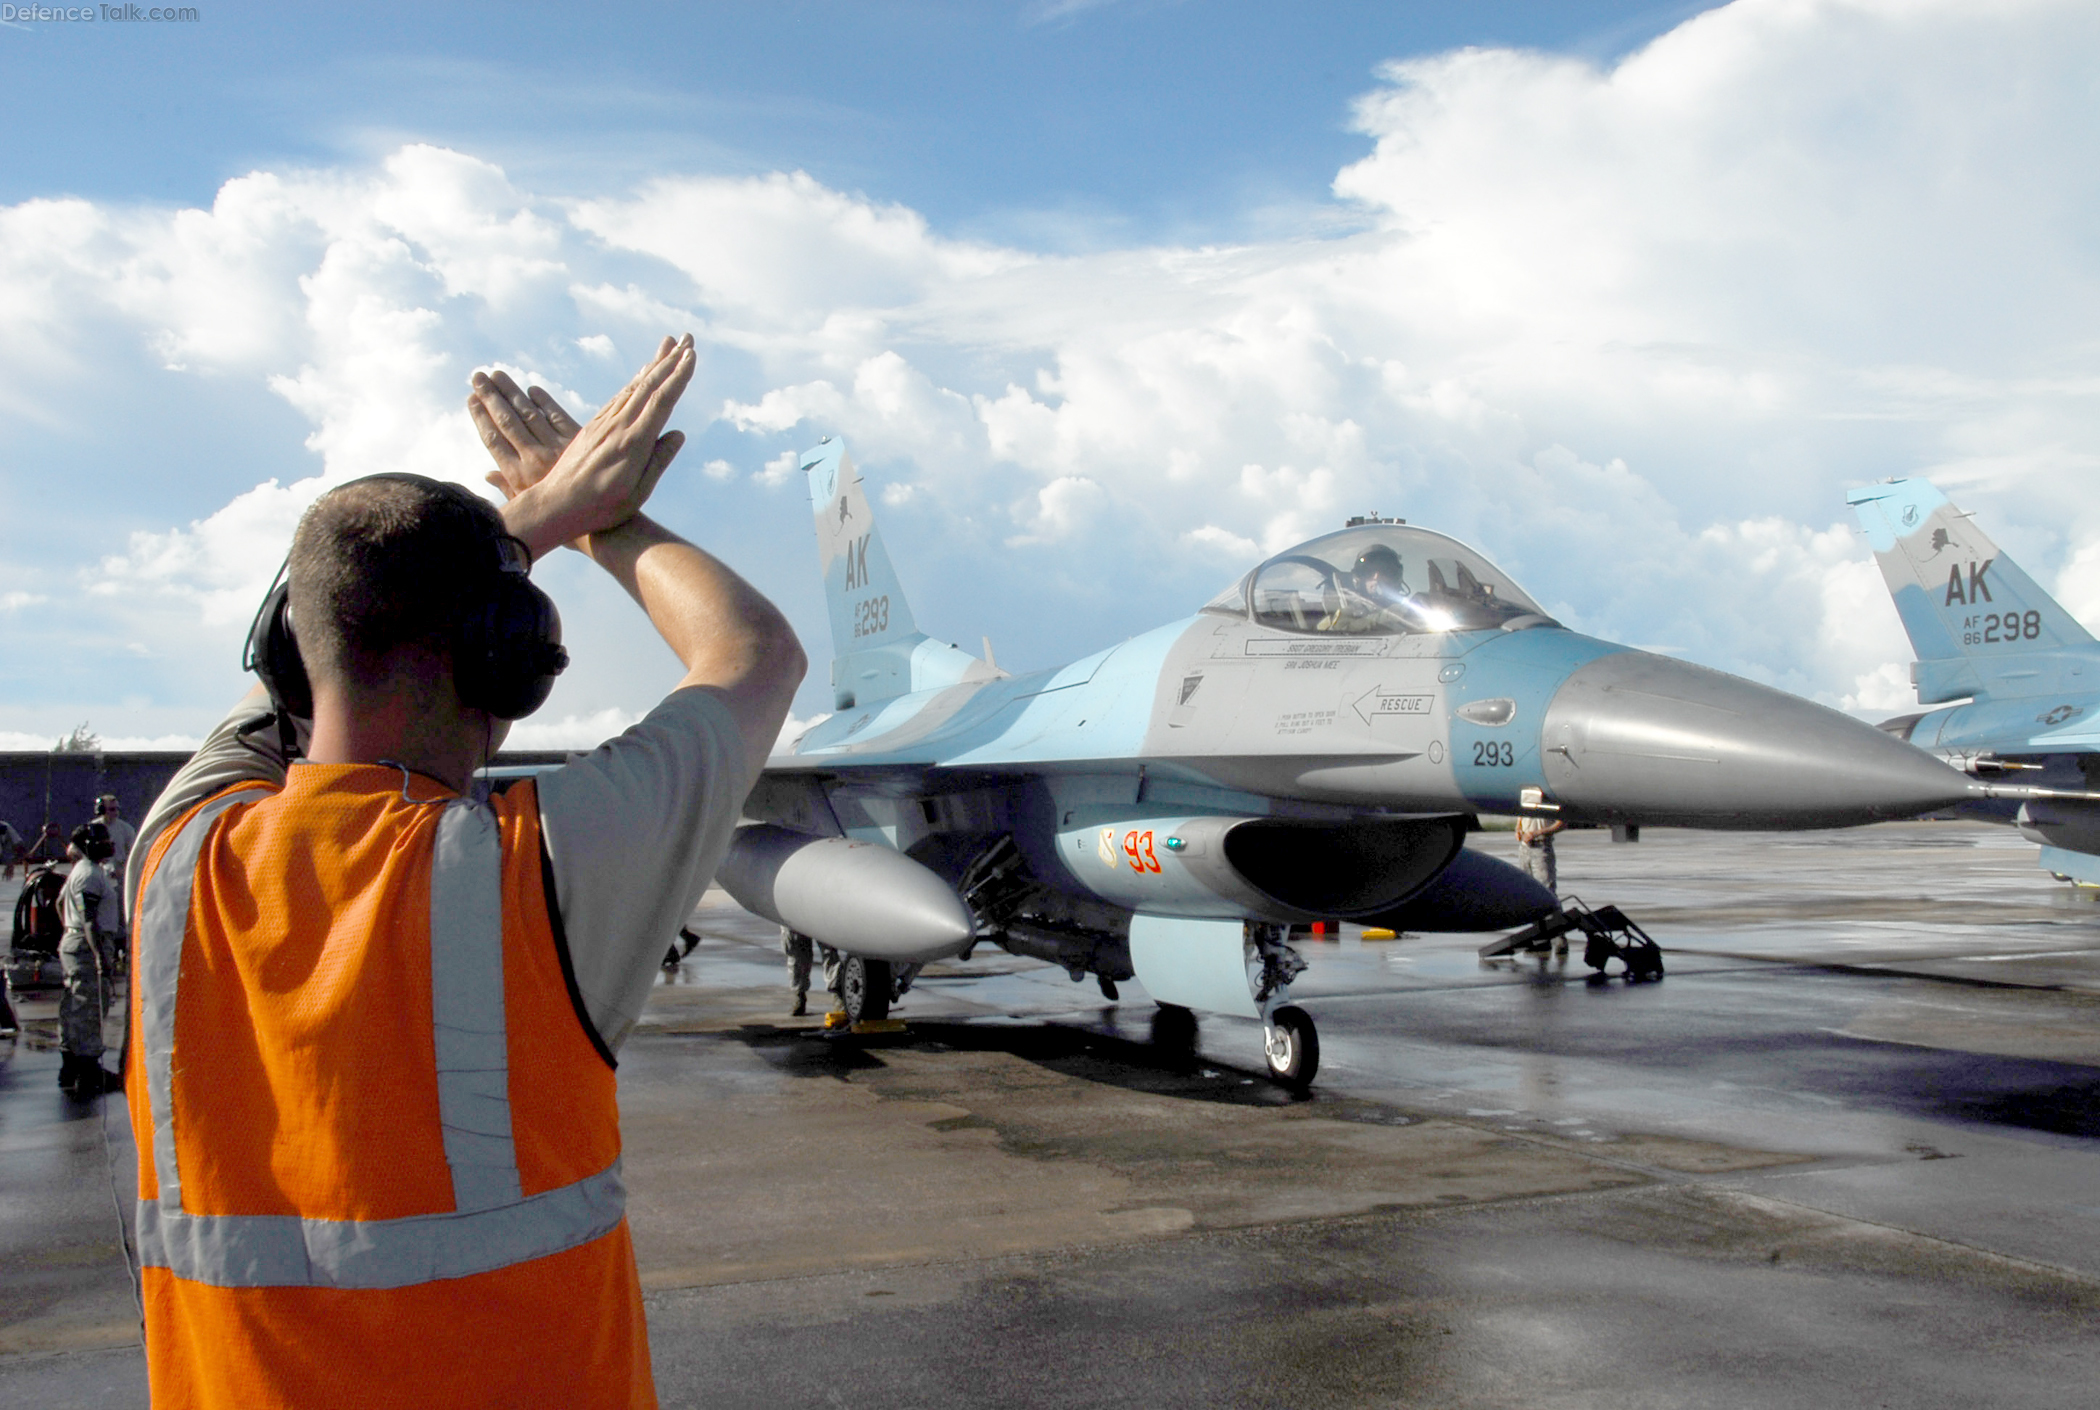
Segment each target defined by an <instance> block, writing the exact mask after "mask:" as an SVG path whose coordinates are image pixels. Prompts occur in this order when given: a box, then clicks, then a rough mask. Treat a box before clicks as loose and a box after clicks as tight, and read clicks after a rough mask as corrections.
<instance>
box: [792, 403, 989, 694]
mask: <svg viewBox="0 0 2100 1410" xmlns="http://www.w3.org/2000/svg"><path fill="white" fill-rule="evenodd" d="M802 469H803V471H804V473H806V474H807V475H808V476H809V502H810V508H811V509H812V510H813V511H814V512H815V514H816V521H817V556H818V558H819V560H820V561H821V563H822V565H823V569H824V603H825V606H826V607H827V608H828V609H829V611H830V614H831V652H832V660H831V686H832V698H833V703H834V704H835V705H836V707H837V708H839V709H841V710H844V709H850V708H852V707H853V706H855V705H866V704H869V703H870V702H872V701H878V700H888V699H892V698H894V697H896V696H899V695H905V694H909V693H910V692H912V691H915V690H927V689H931V688H933V687H935V686H941V685H952V684H954V683H955V682H957V681H961V680H990V679H994V678H996V677H998V676H1000V675H1003V674H1005V673H1004V672H1002V671H999V670H998V669H997V668H995V667H991V666H987V665H986V664H985V663H984V662H982V661H979V660H978V659H977V658H976V657H974V656H972V655H970V654H969V653H968V652H966V651H963V650H961V649H959V648H957V647H954V646H951V645H949V644H948V643H946V642H937V641H932V640H930V639H929V638H928V637H927V635H926V634H925V633H924V632H922V631H920V630H919V629H918V625H917V623H916V622H914V621H913V619H912V611H911V604H910V603H909V602H908V601H906V600H905V596H904V587H903V585H902V584H901V583H899V582H898V581H897V573H896V570H895V569H894V568H893V567H891V565H890V555H889V550H887V549H886V548H884V547H883V544H882V534H881V532H880V531H879V530H878V529H877V528H876V527H875V516H874V513H873V511H871V510H870V509H869V507H868V497H867V494H866V492H865V491H864V490H863V489H862V487H861V478H860V471H859V470H857V469H856V468H855V467H854V464H853V459H852V457H851V456H849V455H847V454H846V444H845V442H844V441H842V440H839V439H838V438H837V437H835V436H834V437H826V438H825V440H824V443H823V444H821V445H819V446H818V447H817V448H816V449H814V450H810V451H805V452H804V453H803V456H802Z"/></svg>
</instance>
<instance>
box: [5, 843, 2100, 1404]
mask: <svg viewBox="0 0 2100 1410" xmlns="http://www.w3.org/2000/svg"><path fill="white" fill-rule="evenodd" d="M1476 841H1477V842H1478V843H1479V845H1482V846H1483V847H1485V848H1487V849H1488V850H1491V851H1501V852H1508V851H1511V850H1512V849H1511V844H1510V839H1509V838H1508V837H1507V836H1506V835H1494V834H1489V835H1486V836H1484V837H1482V838H1480V839H1476ZM1561 850H1562V888H1563V891H1564V892H1567V893H1573V894H1578V895H1581V896H1582V897H1584V898H1585V899H1587V900H1589V901H1591V902H1593V903H1598V902H1603V901H1613V902H1617V903H1618V904H1620V905H1622V906H1623V907H1625V908H1626V909H1627V910H1628V912H1629V913H1631V914H1632V915H1633V916H1634V918H1635V919H1636V920H1638V921H1640V922H1641V923H1642V924H1643V925H1644V926H1645V927H1646V928H1647V929H1648V930H1649V932H1650V933H1651V934H1653V935H1655V937H1656V938H1657V939H1658V940H1659V941H1661V942H1662V944H1663V946H1664V947H1665V950H1666V951H1667V955H1668V963H1669V975H1668V978H1666V979H1665V980H1663V981H1662V982H1660V983H1655V984H1644V985H1638V986H1629V985H1627V984H1626V983H1624V982H1623V981H1622V980H1618V979H1609V980H1605V981H1603V982H1597V981H1595V980H1592V979H1591V978H1589V977H1588V976H1589V971H1588V970H1587V969H1586V968H1585V967H1584V966H1583V965H1582V964H1581V963H1580V961H1579V959H1576V960H1573V961H1556V960H1554V959H1552V958H1551V957H1546V958H1543V959H1533V958H1527V959H1524V960H1520V961H1517V962H1514V963H1504V964H1500V965H1496V966H1492V967H1483V966H1482V964H1481V962H1480V961H1479V959H1478V958H1477V956H1476V954H1475V947H1476V945H1477V944H1478V942H1479V937H1455V936H1423V937H1408V938H1402V939H1398V940H1392V941H1365V940H1363V939H1361V938H1360V937H1359V936H1358V935H1357V934H1356V933H1355V932H1354V931H1353V930H1351V931H1347V932H1345V934H1344V936H1343V938H1342V939H1341V940H1340V941H1338V942H1328V943H1316V944H1313V945H1310V946H1308V947H1306V949H1307V954H1308V957H1309V958H1310V959H1311V961H1312V968H1311V970H1310V971H1309V972H1308V973H1307V974H1306V975H1305V976H1304V978H1303V979H1302V980H1301V981H1300V982H1299V984H1298V985H1297V986H1296V991H1295V992H1296V996H1297V998H1298V999H1299V1001H1300V1002H1301V1003H1302V1004H1303V1005H1304V1006H1305V1007H1306V1008H1307V1009H1308V1010H1309V1011H1310V1012H1312V1014H1313V1015H1314V1016H1315V1018H1316V1019H1317V1020H1318V1023H1319V1025H1320V1033H1321V1038H1322V1041H1323V1047H1324V1060H1323V1070H1322V1077H1321V1081H1320V1083H1319V1084H1318V1087H1317V1089H1316V1091H1315V1092H1314V1093H1313V1094H1312V1096H1311V1097H1310V1098H1305V1099H1300V1098H1296V1097H1294V1096H1293V1095H1292V1094H1290V1093H1288V1092H1286V1091H1284V1090H1282V1089H1281V1088H1278V1087H1277V1086H1275V1085H1274V1084H1272V1083H1271V1082H1269V1081H1268V1080H1267V1078H1266V1076H1265V1075H1264V1073H1263V1070H1262V1066H1261V1059H1260V1042H1259V1034H1258V1030H1257V1028H1256V1026H1255V1025H1253V1024H1252V1023H1244V1022H1239V1021H1230V1020H1219V1019H1211V1020H1207V1021H1206V1022H1205V1023H1204V1026H1203V1030H1202V1035H1201V1040H1200V1044H1199V1047H1198V1049H1197V1050H1196V1051H1195V1052H1194V1053H1187V1052H1181V1051H1177V1050H1175V1049H1173V1048H1171V1047H1166V1048H1162V1047H1156V1046H1154V1045H1153V1044H1152V1043H1151V1042H1150V1017H1151V1013H1152V1006H1151V1004H1150V1003H1149V1002H1147V1001H1146V1000H1145V999H1144V997H1143V995H1142V992H1141V991H1140V990H1139V987H1138V986H1137V985H1135V984H1126V985H1125V986H1123V994H1122V998H1121V1001H1120V1002H1119V1003H1114V1004H1111V1003H1109V1002H1107V1001H1106V1000H1104V999H1103V998H1102V997H1101V996H1100V995H1099V993H1098V992H1097V991H1096V990H1095V988H1094V987H1093V986H1092V984H1091V983H1089V984H1086V985H1074V984H1072V983H1070V982H1069V981H1068V980H1067V979H1066V978H1065V977H1064V975H1063V974H1062V973H1061V972H1059V971H1056V970H1054V969H1050V968H1048V967H1045V966H1041V965H1037V964H1033V963H1029V962H1024V961H1016V960H1013V959H1010V958H1007V957H1005V956H1003V955H999V954H997V953H996V952H984V953H980V955H979V956H978V958H977V959H976V960H975V961H973V962H972V963H970V964H969V965H950V966H941V967H938V968H936V969H935V970H933V971H930V972H929V973H927V974H926V975H924V976H922V978H921V980H920V982H919V985H918V987H917V988H915V989H914V991H913V992H912V993H911V994H910V995H908V996H907V997H906V999H905V1000H904V1002H903V1004H902V1005H901V1007H900V1009H899V1011H898V1016H899V1017H901V1018H904V1019H905V1020H907V1028H906V1030H905V1031H904V1032H903V1033H901V1034H896V1035H887V1036H882V1037H875V1038H868V1039H861V1040H839V1039H832V1038H826V1037H824V1036H822V1035H821V1034H820V1033H819V1032H818V1031H817V1024H816V1020H815V1019H814V1018H811V1019H806V1020H798V1019H790V1018H788V1017H787V1016H786V1009H787V998H786V994H785V991H784V990H783V989H782V987H781V978H782V972H781V966H780V962H779V958H778V951H777V948H776V947H775V943H774V939H773V936H772V934H771V931H770V927H767V926H765V925H764V924H763V923H760V922H757V921H754V920H753V919H752V918H750V917H748V916H745V915H743V914H741V913H740V912H737V911H735V910H734V909H733V908H732V907H730V906H728V905H727V904H726V903H724V902H721V901H720V900H719V898H713V899H711V901H710V903H709V904H708V905H706V906H703V909H702V915H701V929H702V931H703V933H704V934H705V936H706V939H705V940H704V941H703V943H702V944H701V945H700V946H699V947H698V948H697V949H696V950H695V951H694V952H693V954H692V955H691V956H690V957H689V958H688V959H687V960H686V961H685V963H684V964H683V965H681V966H680V967H679V968H678V970H677V971H676V972H675V973H673V974H671V975H668V976H667V977H666V983H665V984H664V985H663V986H661V987H660V988H659V989H658V990H657V991H656V995H655V998H654V1000H653V1002H652V1005H651V1009H650V1012H649V1015H648V1018H647V1021H646V1023H645V1027H644V1029H643V1030H642V1031H641V1032H639V1033H638V1034H637V1035H636V1037H635V1038H634V1040H633V1041H632V1042H631V1043H630V1044H629V1045H628V1047H627V1048H626V1050H625V1052H624V1053H623V1057H622V1064H621V1102H622V1108H623V1112H624V1122H625V1131H626V1144H627V1171H628V1177H629V1185H630V1192H631V1193H630V1210H631V1214H632V1218H633V1223H634V1227H635V1236H636V1244H637V1248H638V1251H639V1257H640V1259H641V1262H642V1276H643V1282H644V1286H645V1290H646V1291H647V1295H648V1302H649V1312H650V1325H651V1337H652V1345H653V1347H654V1352H655V1357H656V1366H657V1379H658V1385H659V1389H660V1392H661V1394H662V1398H663V1401H664V1403H665V1404H666V1405H701V1404H705V1405H712V1406H776V1405H801V1404H841V1405H848V1404H850V1405H855V1406H900V1407H901V1406H948V1405H955V1406H963V1405H968V1406H972V1407H976V1406H987V1405H990V1406H1004V1405H1016V1406H1019V1405H1031V1406H1034V1405H1072V1406H1081V1405H1133V1406H1135V1405H1148V1406H1157V1405H1274V1404H1297V1405H1310V1406H1322V1405H1338V1406H1339V1405H1409V1406H1414V1405H1420V1406H1512V1407H1514V1406H1589V1405H1599V1406H1602V1405H1611V1406H1614V1407H1617V1406H1643V1407H1645V1406H1679V1405H1683V1406H1709V1405H1729V1406H1764V1405H1772V1406H1781V1405H1784V1406H1801V1405H1825V1404H1847V1405H1853V1404H1856V1405H1863V1406H1874V1405H1892V1406H1894V1405H1901V1406H1957V1405H1959V1406H1968V1405H1986V1404H1987V1405H1993V1406H2026V1405H2036V1406H2043V1405H2047V1406H2061V1405H2067V1404H2076V1403H2082V1402H2083V1400H2084V1398H2085V1397H2086V1396H2087V1395H2088V1394H2090V1392H2089V1391H2081V1390H2080V1389H2079V1387H2080V1386H2087V1385H2089V1384H2090V1383H2091V1382H2092V1380H2093V1378H2094V1376H2095V1373H2096V1371H2100V1335H2096V1330H2100V1320H2096V1314H2100V906H2096V905H2095V904H2094V903H2093V901H2092V900H2091V899H2090V893H2076V892H2073V891H2072V890H2071V888H2069V887H2066V886H2063V885H2061V884H2059V883H2056V882H2052V881H2051V880H2049V878H2048V877H2047V876H2046V875H2044V874H2043V873H2041V872H2040V871H2039V870H2037V869H2036V867H2035V853H2034V849H2033V848H2032V847H2031V846H2030V845H2028V844H2026V843H2023V842H2021V841H2020V840H2019V839H2018V838H2017V837H2016V836H2015V835H2013V834H2011V833H2010V832H2009V831H2007V830H2003V829H1991V828H1986V827H1981V826H1974V825H1966V824H1944V823H1942V824H1900V825H1894V826H1887V827H1878V828H1871V829H1864V830H1859V831H1854V832H1847V833H1828V834H1810V835H1794V836H1767V835H1754V836H1737V837H1730V836H1718V835H1712V834H1692V833H1679V832H1650V833H1649V834H1647V836H1646V838H1645V839H1644V840H1643V841H1641V842H1640V843H1638V844H1635V845H1614V844H1612V843H1611V842H1610V841H1609V840H1608V837H1607V835H1606V834H1604V833H1576V834H1570V835H1568V836H1567V837H1565V838H1564V839H1563V845H1562V849H1561ZM24 1016H25V1018H26V1019H28V1020H29V1022H28V1024H27V1032H26V1035H25V1038H24V1039H23V1040H20V1041H15V1042H12V1043H10V1042H7V1041H4V1040H0V1404H23V1405H28V1404H36V1405H39V1406H47V1407H57V1406H67V1405H74V1404H78V1405H98V1406H99V1405H111V1406H124V1405H138V1404H143V1402H144V1395H143V1389H142V1386H143V1373H142V1369H141V1363H140V1356H139V1352H138V1350H137V1343H136V1314H135V1312H134V1311H133V1307H132V1302H131V1294H130V1291H129V1284H128V1281H127V1277H126V1273H125V1269H124V1265H123V1262H122V1258H121V1253H120V1245H119V1242H118V1235H117V1228H118V1225H117V1219H116V1214H115V1212H114V1211H115V1208H116V1204H117V1203H118V1202H121V1200H122V1199H125V1198H128V1195H129V1185H130V1180H129V1169H130V1160H131V1151H130V1144H129V1137H128V1133H127V1132H126V1131H125V1130H124V1129H123V1122H122V1119H121V1116H122V1113H121V1112H120V1111H114V1110H113V1111H112V1112H110V1113H109V1117H110V1119H109V1121H108V1123H107V1124H106V1125H105V1124H104V1123H103V1122H101V1121H100V1120H98V1119H97V1113H96V1112H95V1111H93V1110H83V1109H81V1108H75V1107H71V1106H69V1105H68V1104H67V1103H66V1102H64V1100H63V1099H62V1098H61V1097H60V1095H59V1093H58V1092H57V1090H56V1088H55V1086H54V1085H53V1082H54V1077H55V1073H56V1070H57V1061H58V1060H57V1054H56V1053H55V1052H53V1051H51V1050H50V1048H49V1045H48V1034H49V1031H50V1017H51V1006H50V1005H49V1004H48V1003H42V1004H39V1003H37V1002H30V1003H27V1004H25V1005H24ZM105 1141H107V1142H108V1147H107V1150H108V1154H107V1155H106V1153H105ZM109 1155H113V1156H114V1157H115V1162H116V1166H117V1169H118V1171H119V1175H118V1178H117V1179H116V1180H115V1182H114V1183H115V1185H117V1186H118V1187H120V1190H119V1193H118V1194H117V1195H116V1196H115V1198H114V1200H113V1195H112V1180H111V1177H110V1175H109V1168H110V1166H109V1159H108V1156H109Z"/></svg>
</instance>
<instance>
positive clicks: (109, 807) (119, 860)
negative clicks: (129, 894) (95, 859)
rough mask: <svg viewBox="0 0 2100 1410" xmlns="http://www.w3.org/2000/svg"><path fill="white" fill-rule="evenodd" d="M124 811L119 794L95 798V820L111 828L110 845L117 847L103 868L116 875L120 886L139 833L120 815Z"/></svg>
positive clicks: (106, 794)
mask: <svg viewBox="0 0 2100 1410" xmlns="http://www.w3.org/2000/svg"><path fill="white" fill-rule="evenodd" d="M122 812H123V809H122V808H121V807H120V806H119V805H118V803H117V795H116V794H114V793H105V794H103V795H102V796H101V797H100V798H97V799H96V800H95V818H94V820H95V821H97V822H99V823H101V824H102V826H104V827H105V828H107V829H109V841H110V846H111V847H112V848H114V849H115V850H113V851H112V852H111V853H110V854H109V865H108V866H107V867H104V868H103V870H104V871H107V872H108V873H109V874H110V875H111V876H112V877H114V878H115V879H116V881H117V884H118V885H120V886H121V885H123V882H124V864H125V863H126V862H129V861H130V860H131V844H132V843H133V842H134V841H136V840H137V839H138V835H139V834H138V829H137V828H135V827H133V826H132V825H131V824H130V823H128V822H125V821H124V819H123V818H122V817H120V816H119V814H120V813H122Z"/></svg>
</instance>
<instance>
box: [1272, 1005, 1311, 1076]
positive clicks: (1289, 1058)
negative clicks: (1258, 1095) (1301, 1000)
mask: <svg viewBox="0 0 2100 1410" xmlns="http://www.w3.org/2000/svg"><path fill="white" fill-rule="evenodd" d="M1270 1021H1271V1022H1272V1023H1273V1024H1274V1025H1275V1028H1276V1037H1275V1039H1274V1041H1272V1042H1270V1043H1268V1044H1267V1045H1266V1048H1267V1056H1268V1059H1269V1075H1270V1076H1271V1077H1274V1078H1275V1079H1276V1080H1277V1081H1278V1082H1281V1083H1283V1084H1284V1085H1285V1086H1286V1087H1295V1088H1298V1089H1299V1090H1301V1091H1302V1090H1304V1089H1305V1088H1307V1087H1310V1086H1311V1085H1312V1080H1313V1076H1314V1074H1315V1073H1317V1072H1318V1071H1319V1070H1320V1034H1319V1030H1318V1029H1316V1028H1314V1027H1313V1021H1312V1016H1311V1015H1310V1014H1308V1013H1306V1011H1305V1010H1304V1009H1301V1008H1299V1007H1298V1006H1297V1005H1295V1004H1286V1005H1284V1007H1282V1008H1280V1009H1278V1010H1276V1012H1275V1013H1274V1014H1273V1015H1271V1016H1270Z"/></svg>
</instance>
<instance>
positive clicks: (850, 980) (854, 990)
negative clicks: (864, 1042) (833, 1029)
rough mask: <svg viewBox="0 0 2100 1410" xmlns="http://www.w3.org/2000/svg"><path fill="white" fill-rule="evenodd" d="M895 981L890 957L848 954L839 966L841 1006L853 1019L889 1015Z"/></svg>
mask: <svg viewBox="0 0 2100 1410" xmlns="http://www.w3.org/2000/svg"><path fill="white" fill-rule="evenodd" d="M894 985H895V980H894V979H893V978H892V977H891V975H890V962H889V961H888V960H871V959H867V958H865V957H864V956H861V955H848V956H846V958H845V960H844V962H843V963H842V964H841V965H840V967H839V1007H840V1008H843V1009H844V1010H845V1011H846V1017H847V1019H849V1020H850V1021H851V1022H854V1023H874V1022H877V1021H879V1020H881V1019H885V1018H888V1017H889V1016H890V995H891V994H892V993H893V992H894Z"/></svg>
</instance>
